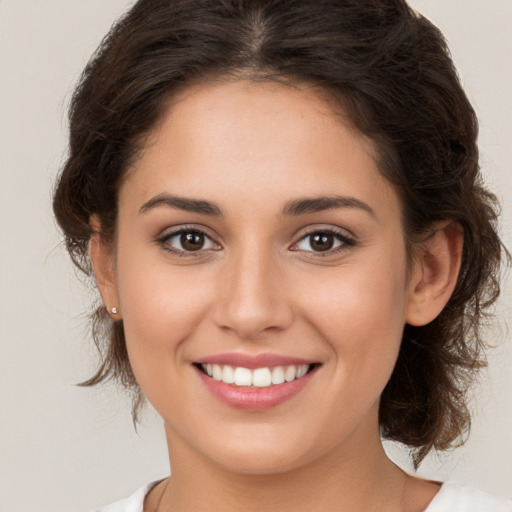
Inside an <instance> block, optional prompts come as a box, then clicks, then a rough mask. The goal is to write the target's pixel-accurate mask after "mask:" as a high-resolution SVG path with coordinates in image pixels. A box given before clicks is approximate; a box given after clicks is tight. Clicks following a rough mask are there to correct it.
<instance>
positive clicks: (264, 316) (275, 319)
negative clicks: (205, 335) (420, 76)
mask: <svg viewBox="0 0 512 512" xmlns="http://www.w3.org/2000/svg"><path fill="white" fill-rule="evenodd" d="M221 280H222V282H221V284H220V290H219V292H220V293H219V296H218V301H217V304H216V305H215V310H214V321H215V323H216V324H217V325H218V326H219V327H220V328H221V329H224V330H227V331H231V332H233V333H236V334H237V336H239V337H240V338H242V339H245V340H259V339H262V338H265V337H266V335H268V334H272V333H277V332H280V331H284V330H285V329H287V328H288V327H289V326H290V324H291V323H292V321H293V308H292V304H291V302H290V301H289V300H287V294H286V285H285V280H284V276H283V271H282V269H281V268H280V266H279V264H278V262H277V261H275V259H273V258H272V257H270V256H269V255H268V254H265V253H264V251H260V252H259V253H256V252H254V251H246V252H245V253H243V254H239V255H236V256H233V258H230V261H226V269H225V272H223V273H222V276H221Z"/></svg>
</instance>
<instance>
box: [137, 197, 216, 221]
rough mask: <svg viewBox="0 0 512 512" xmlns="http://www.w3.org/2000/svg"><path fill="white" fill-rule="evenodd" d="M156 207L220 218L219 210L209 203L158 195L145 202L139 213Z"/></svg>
mask: <svg viewBox="0 0 512 512" xmlns="http://www.w3.org/2000/svg"><path fill="white" fill-rule="evenodd" d="M157 206H168V207H169V208H177V209H178V210H183V211H186V212H195V213H201V214H203V215H214V216H216V217H220V216H222V211H221V210H220V208H219V207H218V206H217V205H215V204H213V203H210V202H209V201H203V200H201V199H190V198H187V197H178V196H172V195H168V194H159V195H158V196H155V197H153V198H152V199H150V200H149V201H147V202H145V203H144V204H143V205H142V206H141V207H140V210H139V213H145V212H147V211H148V210H152V209H153V208H156V207H157Z"/></svg>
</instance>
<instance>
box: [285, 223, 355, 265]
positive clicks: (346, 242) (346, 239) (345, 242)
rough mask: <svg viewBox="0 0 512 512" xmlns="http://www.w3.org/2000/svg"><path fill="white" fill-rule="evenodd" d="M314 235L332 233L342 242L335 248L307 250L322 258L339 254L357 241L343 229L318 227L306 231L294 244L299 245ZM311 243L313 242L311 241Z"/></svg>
mask: <svg viewBox="0 0 512 512" xmlns="http://www.w3.org/2000/svg"><path fill="white" fill-rule="evenodd" d="M313 235H331V236H333V237H334V238H335V240H336V241H338V242H340V245H339V246H338V247H336V248H334V249H329V250H327V251H305V252H306V253H311V254H314V257H315V258H317V257H320V258H326V257H329V256H334V255H336V254H339V253H341V252H344V251H347V250H348V249H349V248H350V247H353V246H354V245H356V241H355V239H354V238H352V237H350V236H348V235H347V234H346V233H342V232H341V231H337V230H335V229H332V228H325V229H321V228H316V229H311V230H309V231H306V232H305V233H304V234H303V235H302V236H301V237H300V238H299V240H298V241H297V242H295V243H294V244H293V245H294V246H295V245H297V244H299V243H300V242H302V241H303V240H306V239H307V238H310V237H312V236H313ZM310 245H311V242H310Z"/></svg>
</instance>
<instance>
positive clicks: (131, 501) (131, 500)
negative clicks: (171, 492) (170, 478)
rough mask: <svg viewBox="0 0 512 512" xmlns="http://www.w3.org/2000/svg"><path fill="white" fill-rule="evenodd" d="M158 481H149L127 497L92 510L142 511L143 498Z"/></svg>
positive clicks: (103, 511) (108, 511)
mask: <svg viewBox="0 0 512 512" xmlns="http://www.w3.org/2000/svg"><path fill="white" fill-rule="evenodd" d="M158 482H159V481H156V482H151V483H150V484H147V485H145V486H144V487H141V488H140V489H139V490H138V491H136V492H134V493H133V494H132V495H131V496H129V497H128V498H125V499H124V500H120V501H116V502H115V503H111V504H110V505H107V506H106V507H102V508H98V509H96V510H95V511H94V512H143V509H144V498H145V497H146V495H147V494H148V493H149V491H150V490H151V489H153V487H154V486H155V485H156V484H158Z"/></svg>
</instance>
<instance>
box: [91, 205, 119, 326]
mask: <svg viewBox="0 0 512 512" xmlns="http://www.w3.org/2000/svg"><path fill="white" fill-rule="evenodd" d="M89 223H90V225H91V228H92V230H93V234H92V236H91V240H90V244H89V256H90V258H91V264H92V269H93V272H94V277H95V279H96V283H97V285H98V290H99V292H100V295H101V298H102V299H103V303H104V304H105V307H106V309H107V311H108V313H109V314H110V315H111V316H112V318H115V319H117V320H118V319H119V306H118V305H119V297H118V293H117V283H116V278H115V271H114V258H113V253H112V248H111V247H110V246H109V245H108V244H107V243H106V242H105V240H104V238H103V237H102V235H101V223H100V221H99V219H98V217H97V216H96V215H93V216H91V219H90V221H89Z"/></svg>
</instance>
